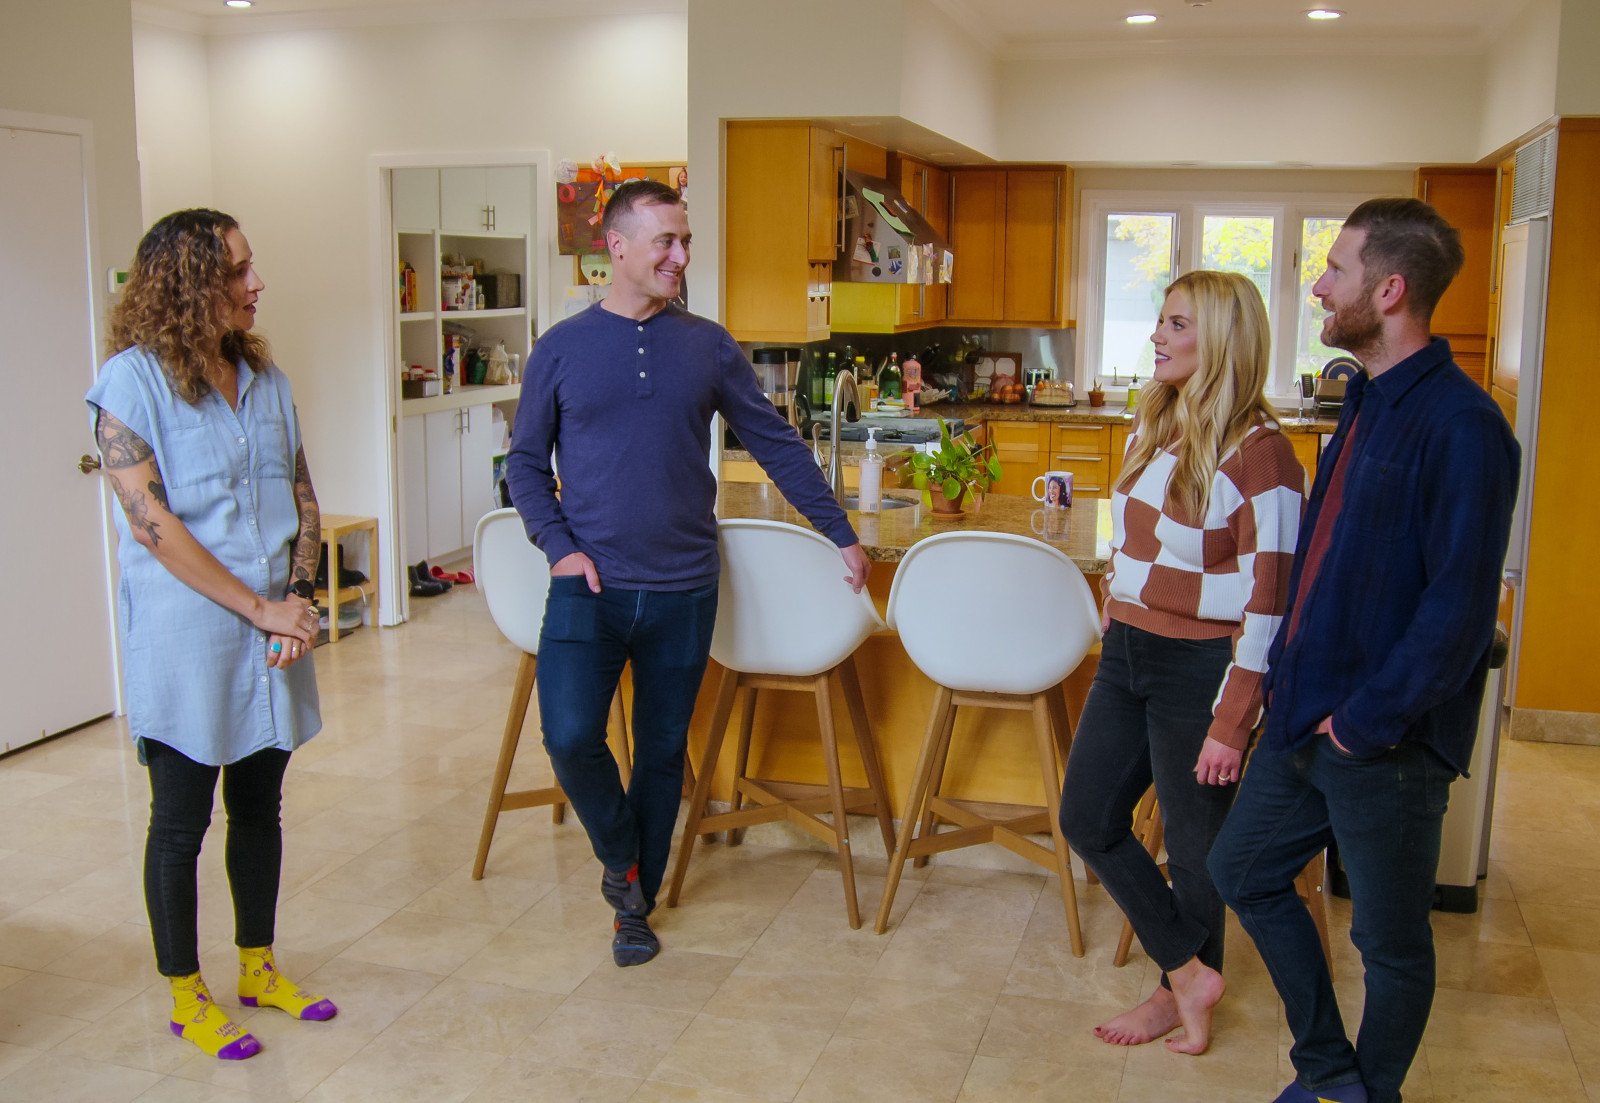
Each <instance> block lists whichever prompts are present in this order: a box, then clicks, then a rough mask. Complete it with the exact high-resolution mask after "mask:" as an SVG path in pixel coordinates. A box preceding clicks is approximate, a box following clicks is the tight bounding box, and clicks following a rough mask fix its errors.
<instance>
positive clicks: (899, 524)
mask: <svg viewBox="0 0 1600 1103" xmlns="http://www.w3.org/2000/svg"><path fill="white" fill-rule="evenodd" d="M885 495H886V496H887V497H892V498H901V499H904V500H906V501H911V502H915V503H916V504H915V505H913V506H912V507H911V508H910V509H891V510H886V511H885V512H883V513H878V514H872V513H858V512H856V511H855V510H851V511H850V523H851V524H852V525H854V526H855V529H856V532H857V533H858V534H859V535H860V537H861V546H862V547H863V548H865V549H866V552H867V558H868V559H870V560H872V561H873V562H875V563H898V562H899V561H900V560H901V559H902V558H904V557H905V554H906V551H907V549H909V548H910V547H911V545H913V544H915V543H916V542H917V541H918V540H922V539H924V538H926V537H929V536H933V535H935V534H937V533H941V532H1004V533H1010V534H1012V535H1016V536H1029V537H1032V538H1034V539H1036V540H1041V541H1043V542H1045V543H1047V544H1050V545H1051V546H1052V547H1056V548H1059V549H1060V550H1061V551H1063V552H1065V553H1066V554H1067V557H1068V558H1069V559H1071V560H1072V561H1073V562H1074V563H1076V564H1077V565H1078V569H1079V570H1081V571H1082V572H1083V573H1084V574H1104V573H1105V569H1106V562H1107V560H1109V559H1110V558H1111V503H1110V502H1108V501H1106V500H1105V499H1103V498H1080V499H1079V500H1078V501H1077V502H1076V503H1074V504H1073V506H1072V508H1071V509H1060V510H1056V509H1049V510H1047V509H1045V508H1044V507H1042V506H1041V505H1040V504H1039V503H1038V502H1036V501H1034V500H1033V499H1032V498H1018V497H1016V496H1014V495H1010V494H986V495H984V498H983V504H982V505H980V506H978V507H977V508H975V509H973V508H969V509H968V510H967V512H966V513H965V514H963V515H962V516H961V517H959V518H956V519H955V520H951V521H943V520H939V521H936V520H934V514H933V510H931V509H929V508H927V507H925V506H923V505H922V499H921V495H919V494H918V493H917V492H916V491H914V490H889V491H885ZM717 516H719V517H754V518H760V519H763V520H771V521H788V522H789V523H790V524H795V525H803V526H805V527H808V528H809V527H810V526H809V524H808V523H807V521H806V519H805V518H804V517H802V516H801V515H800V513H799V511H797V510H796V509H795V508H794V507H793V506H791V505H789V503H788V502H787V501H785V500H784V497H783V495H782V494H780V493H779V492H778V488H777V487H775V486H773V485H771V484H770V483H735V482H724V483H723V484H722V486H721V489H720V490H719V492H718V494H717Z"/></svg>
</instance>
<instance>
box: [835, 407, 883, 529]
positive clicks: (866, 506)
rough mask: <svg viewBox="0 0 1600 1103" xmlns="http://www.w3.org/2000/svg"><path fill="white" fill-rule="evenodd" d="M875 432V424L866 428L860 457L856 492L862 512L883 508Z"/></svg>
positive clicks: (874, 511)
mask: <svg viewBox="0 0 1600 1103" xmlns="http://www.w3.org/2000/svg"><path fill="white" fill-rule="evenodd" d="M877 434H878V427H877V426H875V425H874V426H871V427H869V428H868V429H867V452H866V455H864V456H862V457H861V488H860V490H859V491H858V492H857V493H858V495H859V498H860V503H861V504H860V506H859V508H860V510H861V512H862V513H880V512H882V510H883V457H882V456H880V455H879V454H878V435H877ZM834 447H836V448H837V447H838V445H835V446H834Z"/></svg>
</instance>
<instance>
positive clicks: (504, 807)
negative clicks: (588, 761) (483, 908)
mask: <svg viewBox="0 0 1600 1103" xmlns="http://www.w3.org/2000/svg"><path fill="white" fill-rule="evenodd" d="M472 566H473V572H474V577H475V578H476V579H477V586H478V591H479V592H480V593H481V594H483V596H484V600H486V601H487V602H488V603H489V615H490V616H491V617H493V618H494V623H495V627H497V628H499V629H500V634H501V635H503V636H505V638H506V639H508V640H510V641H511V642H512V643H514V644H516V645H517V646H518V647H520V648H521V649H522V662H521V663H520V664H518V666H517V682H516V686H515V688H513V689H512V691H511V709H510V711H509V712H508V713H507V714H506V730H505V734H504V735H503V736H502V737H501V739H500V759H499V761H498V762H497V763H496V764H495V768H494V781H493V782H492V783H491V784H490V786H489V806H488V808H486V809H485V810H484V813H483V834H482V835H481V836H480V837H479V839H478V856H477V858H476V859H475V860H474V861H473V863H472V879H473V880H474V881H481V880H483V867H484V863H485V862H487V861H488V860H489V845H490V844H491V843H492V842H494V829H495V825H496V824H497V823H498V822H499V820H500V813H501V812H509V811H512V810H513V809H517V808H543V807H544V806H545V805H549V806H550V819H551V821H552V822H554V823H560V822H561V820H562V818H563V816H564V814H565V812H566V807H567V794H566V793H564V792H562V791H561V787H560V786H559V785H551V786H548V787H546V788H543V789H523V790H520V791H518V792H514V793H508V792H506V782H507V780H508V779H509V778H510V776H511V763H512V762H513V761H514V760H515V759H516V757H517V744H518V743H519V742H521V740H522V725H523V721H524V720H525V719H526V718H527V714H528V701H529V699H530V698H532V696H533V685H534V672H535V669H536V668H537V666H538V658H537V656H538V654H539V630H540V629H541V628H542V627H544V604H545V597H546V596H547V595H548V593H549V591H550V566H549V562H548V561H547V560H546V559H545V555H544V552H542V551H540V550H539V549H538V548H536V547H534V545H533V543H532V542H531V541H529V539H528V535H527V531H526V529H524V527H523V524H522V518H521V517H520V516H518V515H517V511H516V510H514V509H497V510H494V511H493V512H491V513H486V514H484V515H483V519H482V520H480V521H479V522H478V528H477V531H476V532H474V533H473V536H472ZM610 727H611V731H610V742H611V749H612V753H613V754H615V755H616V758H617V766H618V768H619V769H620V770H621V771H622V780H623V784H624V785H626V784H627V782H628V775H629V773H630V772H631V771H632V768H633V764H632V760H631V758H630V756H629V753H628V719H627V716H626V714H625V713H624V712H623V709H622V694H621V692H620V691H619V692H618V694H617V696H616V697H614V698H612V701H611V725H610Z"/></svg>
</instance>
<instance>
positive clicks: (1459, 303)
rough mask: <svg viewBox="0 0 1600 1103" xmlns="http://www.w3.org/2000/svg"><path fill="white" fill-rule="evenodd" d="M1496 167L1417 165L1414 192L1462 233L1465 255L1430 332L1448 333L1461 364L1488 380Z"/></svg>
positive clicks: (1472, 372)
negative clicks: (1419, 166)
mask: <svg viewBox="0 0 1600 1103" xmlns="http://www.w3.org/2000/svg"><path fill="white" fill-rule="evenodd" d="M1495 182H1496V170H1495V169H1493V168H1479V167H1478V166H1475V165H1450V166H1431V167H1424V168H1420V169H1418V170H1417V176H1416V195H1417V198H1419V199H1422V200H1424V201H1425V202H1427V203H1429V204H1431V205H1432V206H1433V208H1434V209H1435V210H1437V211H1438V212H1439V214H1440V215H1442V216H1443V217H1444V220H1445V221H1446V222H1448V223H1450V225H1452V226H1454V227H1455V228H1456V230H1457V231H1458V232H1459V233H1460V234H1461V247H1462V249H1463V250H1464V251H1465V253H1466V261H1465V263H1464V264H1463V265H1462V267H1461V272H1460V273H1459V274H1458V275H1457V276H1456V278H1455V281H1454V282H1452V283H1451V284H1450V288H1449V290H1447V291H1446V292H1445V293H1444V297H1443V298H1441V299H1440V300H1439V305H1438V306H1437V307H1436V308H1434V312H1433V327H1432V328H1433V332H1434V333H1435V334H1436V335H1438V336H1440V337H1444V338H1446V339H1447V340H1448V341H1449V342H1450V348H1451V351H1452V352H1453V353H1455V360H1456V363H1457V364H1459V365H1461V370H1462V371H1464V372H1466V373H1467V374H1468V375H1470V376H1471V377H1472V378H1473V379H1475V380H1477V381H1478V382H1479V383H1480V384H1482V385H1484V386H1487V385H1488V376H1489V372H1488V355H1489V352H1488V344H1489V332H1490V309H1491V287H1492V284H1493V270H1494V267H1495V254H1496V252H1497V249H1496V237H1497V235H1496V233H1495V227H1496V225H1497V211H1496V200H1497V196H1496V194H1495Z"/></svg>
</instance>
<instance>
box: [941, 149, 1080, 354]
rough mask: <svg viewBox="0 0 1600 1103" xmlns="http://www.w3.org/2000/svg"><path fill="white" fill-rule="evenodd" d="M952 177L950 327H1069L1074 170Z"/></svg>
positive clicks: (969, 172) (970, 172)
mask: <svg viewBox="0 0 1600 1103" xmlns="http://www.w3.org/2000/svg"><path fill="white" fill-rule="evenodd" d="M950 178H951V188H950V244H951V249H952V251H953V252H954V253H955V257H956V263H955V274H954V278H953V280H952V283H951V286H950V299H949V308H948V317H949V319H950V321H951V322H953V323H956V324H960V325H1001V326H1037V327H1043V328H1058V327H1061V326H1066V325H1069V324H1071V323H1070V321H1069V318H1068V310H1067V298H1068V294H1067V292H1068V283H1069V282H1070V274H1071V253H1072V231H1071V225H1072V170H1071V169H1070V168H1066V167H1065V166H1045V167H1040V168H1013V169H956V170H953V171H952V172H951V174H950Z"/></svg>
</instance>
